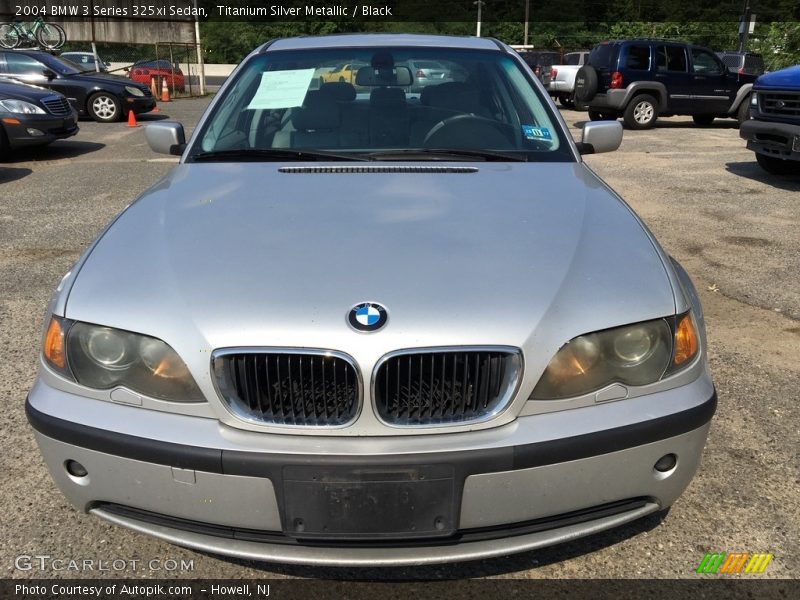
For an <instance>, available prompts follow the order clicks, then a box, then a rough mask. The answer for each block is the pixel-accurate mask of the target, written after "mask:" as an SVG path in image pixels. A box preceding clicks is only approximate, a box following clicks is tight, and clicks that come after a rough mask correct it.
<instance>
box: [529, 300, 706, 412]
mask: <svg viewBox="0 0 800 600" xmlns="http://www.w3.org/2000/svg"><path fill="white" fill-rule="evenodd" d="M698 349H699V346H698V336H697V327H696V325H695V323H694V320H693V319H692V316H691V314H688V313H687V314H685V315H681V316H679V317H678V318H677V319H674V320H673V323H668V322H667V320H665V319H658V320H655V321H646V322H644V323H636V324H634V325H626V326H624V327H617V328H614V329H608V330H605V331H598V332H596V333H590V334H587V335H581V336H578V337H576V338H574V339H572V340H570V341H569V342H567V343H566V344H565V345H564V346H562V347H561V349H560V350H559V351H558V352H557V353H556V355H555V356H554V357H553V359H552V360H551V361H550V364H549V365H548V366H547V369H545V372H544V374H543V375H542V378H541V379H540V380H539V383H537V384H536V388H534V390H533V393H532V394H531V400H557V399H561V398H569V397H573V396H581V395H583V394H588V393H590V392H593V391H596V390H599V389H601V388H604V387H605V386H607V385H609V384H611V383H622V384H626V385H647V384H650V383H655V382H656V381H658V380H659V379H661V378H663V377H664V376H665V375H669V374H672V373H674V372H675V371H677V370H679V369H681V368H683V367H684V366H686V365H687V364H689V362H691V360H692V359H694V357H695V356H697V352H698Z"/></svg>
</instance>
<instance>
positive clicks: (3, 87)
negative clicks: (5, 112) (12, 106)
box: [0, 81, 60, 101]
mask: <svg viewBox="0 0 800 600" xmlns="http://www.w3.org/2000/svg"><path fill="white" fill-rule="evenodd" d="M59 95H60V94H59V93H58V92H54V91H52V90H48V89H45V88H41V87H37V86H35V85H27V84H23V83H12V82H9V81H0V100H5V99H13V100H27V101H31V100H34V101H37V100H41V99H42V98H47V97H48V96H59Z"/></svg>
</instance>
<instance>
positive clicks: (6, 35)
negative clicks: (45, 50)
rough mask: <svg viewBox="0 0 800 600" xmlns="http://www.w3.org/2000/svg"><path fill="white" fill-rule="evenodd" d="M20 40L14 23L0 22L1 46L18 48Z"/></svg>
mask: <svg viewBox="0 0 800 600" xmlns="http://www.w3.org/2000/svg"><path fill="white" fill-rule="evenodd" d="M19 42H20V40H19V32H18V31H17V28H16V27H14V25H13V24H12V23H2V24H0V46H2V47H3V48H8V49H11V48H16V47H17V46H19Z"/></svg>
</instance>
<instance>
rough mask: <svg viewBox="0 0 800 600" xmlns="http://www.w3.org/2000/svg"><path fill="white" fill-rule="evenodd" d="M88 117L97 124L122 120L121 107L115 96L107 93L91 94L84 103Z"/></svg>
mask: <svg viewBox="0 0 800 600" xmlns="http://www.w3.org/2000/svg"><path fill="white" fill-rule="evenodd" d="M86 109H87V110H88V111H89V116H90V117H92V118H93V119H94V120H95V121H97V122H98V123H111V122H113V121H119V120H120V119H122V106H121V105H120V102H119V100H117V98H116V97H115V96H112V95H111V94H109V93H107V92H97V93H96V94H92V96H91V97H90V98H89V102H87V103H86Z"/></svg>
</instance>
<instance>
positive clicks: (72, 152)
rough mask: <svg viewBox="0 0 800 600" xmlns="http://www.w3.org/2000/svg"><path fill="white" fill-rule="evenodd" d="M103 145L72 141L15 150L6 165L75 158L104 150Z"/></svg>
mask: <svg viewBox="0 0 800 600" xmlns="http://www.w3.org/2000/svg"><path fill="white" fill-rule="evenodd" d="M105 146H106V145H105V144H98V143H96V142H81V141H77V140H76V141H73V140H60V141H57V142H53V143H52V144H50V145H49V146H38V147H32V148H21V149H19V150H15V151H14V154H13V155H12V156H11V157H10V159H9V160H8V163H20V162H30V161H37V160H61V159H64V158H75V157H76V156H82V155H84V154H89V153H91V152H97V151H98V150H100V149H102V148H105Z"/></svg>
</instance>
